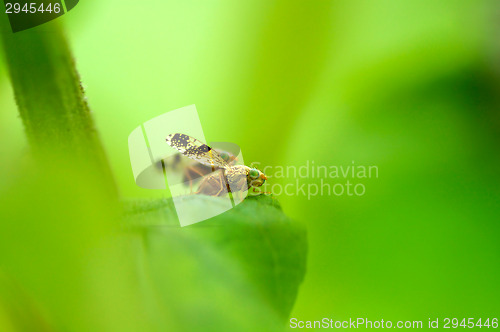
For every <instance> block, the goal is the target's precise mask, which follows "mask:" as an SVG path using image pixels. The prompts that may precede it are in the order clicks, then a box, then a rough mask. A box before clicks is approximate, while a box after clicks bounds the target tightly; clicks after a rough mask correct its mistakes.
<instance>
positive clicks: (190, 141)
mask: <svg viewBox="0 0 500 332" xmlns="http://www.w3.org/2000/svg"><path fill="white" fill-rule="evenodd" d="M166 141H167V143H168V145H170V146H171V147H173V148H174V149H176V150H177V151H179V152H180V153H182V154H183V155H185V156H186V157H188V158H190V159H192V160H196V161H197V162H199V163H200V164H203V165H206V166H211V167H219V168H226V167H228V166H229V165H228V164H227V163H226V162H225V161H224V159H222V157H221V156H220V155H219V153H218V152H217V151H215V150H213V149H212V148H211V147H209V146H208V145H206V144H205V143H203V142H201V141H199V140H197V139H196V138H194V137H191V136H189V135H185V134H179V133H175V134H170V135H168V136H167V138H166Z"/></svg>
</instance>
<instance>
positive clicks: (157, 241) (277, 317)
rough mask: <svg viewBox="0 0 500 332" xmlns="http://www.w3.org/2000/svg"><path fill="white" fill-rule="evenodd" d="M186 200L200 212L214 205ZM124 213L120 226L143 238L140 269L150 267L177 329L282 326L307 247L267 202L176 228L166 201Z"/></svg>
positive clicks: (296, 228)
mask: <svg viewBox="0 0 500 332" xmlns="http://www.w3.org/2000/svg"><path fill="white" fill-rule="evenodd" d="M186 199H188V200H192V201H195V202H190V204H193V203H195V204H200V205H202V206H203V207H209V206H210V203H212V204H217V203H218V200H220V198H215V197H208V196H197V195H193V196H187V197H186ZM126 206H127V208H126V209H127V217H126V221H127V225H129V226H130V227H131V231H132V232H138V233H140V234H142V235H143V237H142V239H143V248H144V251H143V253H142V255H141V257H142V262H143V263H142V264H143V266H147V267H149V275H150V279H149V280H150V281H151V282H152V284H153V286H152V287H153V288H154V289H156V290H157V291H158V292H157V296H158V298H159V301H161V302H162V303H163V304H164V305H166V306H168V307H169V308H170V309H173V310H174V312H175V314H174V315H173V316H174V317H177V318H178V319H179V324H180V325H181V326H190V327H191V328H193V329H196V328H201V327H202V326H203V324H212V325H214V324H215V325H216V326H219V327H220V328H229V327H232V328H235V327H236V326H238V327H239V328H241V326H246V325H247V324H250V325H248V326H249V327H252V328H249V329H248V330H255V327H256V325H255V322H253V323H251V322H249V321H248V319H251V320H253V319H254V318H255V317H259V320H260V319H261V318H262V321H260V323H259V324H260V325H259V326H261V327H262V326H267V327H272V326H274V325H275V324H277V322H280V324H281V326H283V324H284V321H286V320H287V318H288V316H289V314H290V311H291V309H292V307H293V304H294V301H295V298H296V296H297V291H298V287H299V285H300V283H301V282H302V280H303V278H304V274H305V264H306V253H307V242H306V233H305V230H304V228H303V226H302V225H301V224H299V223H297V222H295V221H293V220H291V219H289V218H288V217H287V216H286V215H285V214H284V213H283V212H282V211H281V208H280V207H279V204H278V203H277V201H276V200H275V199H274V198H273V197H271V196H266V195H260V196H257V197H249V198H247V199H246V200H245V201H244V202H243V203H241V204H239V205H237V206H236V207H235V208H233V209H231V210H229V211H227V212H225V213H223V214H221V215H219V216H216V217H214V218H211V219H209V220H206V221H203V222H200V223H197V224H194V225H190V226H187V227H183V228H181V227H180V226H178V222H177V221H176V219H175V210H174V207H173V204H172V203H171V201H169V200H163V201H143V202H133V203H130V202H129V203H127V204H126ZM242 308H243V309H242ZM245 308H246V309H245ZM193 310H194V311H196V312H199V313H202V312H204V314H203V317H199V319H198V320H195V321H192V320H190V319H189V317H190V315H191V314H192V312H191V311H193ZM245 310H246V311H248V312H247V313H246V315H245ZM248 316H252V317H250V318H249V317H248ZM245 317H246V318H245ZM229 321H231V322H232V323H233V324H234V325H231V324H230V322H229ZM226 324H229V325H226ZM187 330H189V328H188V329H187ZM271 330H272V329H271Z"/></svg>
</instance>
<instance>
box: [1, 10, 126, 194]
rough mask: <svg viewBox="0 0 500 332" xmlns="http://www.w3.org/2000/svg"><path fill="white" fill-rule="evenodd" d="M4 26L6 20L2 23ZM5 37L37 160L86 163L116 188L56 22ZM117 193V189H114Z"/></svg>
mask: <svg viewBox="0 0 500 332" xmlns="http://www.w3.org/2000/svg"><path fill="white" fill-rule="evenodd" d="M2 23H3V25H4V27H5V25H6V19H3V22H2ZM4 30H5V32H4V33H3V34H2V37H3V38H2V40H3V46H4V51H5V59H6V62H7V65H8V68H9V72H10V77H11V81H12V86H13V89H14V93H15V97H16V101H17V105H18V108H19V113H20V115H21V118H22V121H23V123H24V127H25V129H26V134H27V136H28V140H29V142H30V145H31V147H32V150H33V152H34V155H35V156H37V159H44V158H45V159H46V157H45V156H46V155H54V154H57V155H59V156H62V157H63V158H68V160H71V162H72V163H75V162H76V163H84V164H85V165H87V166H90V167H91V170H92V171H94V172H97V173H100V175H101V176H100V178H101V179H102V177H104V178H106V182H108V185H109V186H110V187H113V188H116V187H115V184H114V182H113V179H112V175H111V170H110V167H109V164H108V162H107V159H106V156H105V154H104V149H103V147H102V145H101V143H100V140H99V137H98V135H97V132H96V129H95V126H94V123H93V120H92V117H91V114H90V110H89V107H88V105H87V102H86V100H85V97H84V91H83V88H82V86H81V84H80V78H79V75H78V73H77V71H76V69H75V63H74V61H73V58H72V56H71V53H70V51H69V48H68V44H67V42H66V39H65V37H64V35H63V33H62V31H61V29H60V27H59V25H58V24H57V23H55V22H50V23H46V24H44V25H43V26H39V27H35V28H32V29H29V30H26V31H22V32H18V33H12V32H9V31H8V30H7V28H5V29H4ZM112 190H113V191H115V192H116V189H112Z"/></svg>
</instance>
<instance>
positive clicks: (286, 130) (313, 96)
mask: <svg viewBox="0 0 500 332" xmlns="http://www.w3.org/2000/svg"><path fill="white" fill-rule="evenodd" d="M499 15H500V6H499V4H498V2H497V1H384V0H381V1H347V0H345V1H307V2H304V1H249V2H241V1H238V2H236V1H211V0H210V1H203V2H201V1H192V0H188V1H182V2H179V1H177V2H174V1H159V0H154V1H148V2H127V3H124V2H123V1H118V0H106V1H99V2H97V1H81V2H80V4H79V5H78V6H77V7H76V8H75V9H74V10H72V11H71V12H70V13H68V14H66V15H64V17H62V18H60V19H59V20H60V21H62V23H63V25H64V30H65V32H66V34H67V36H68V39H69V42H70V45H71V48H72V51H73V54H74V56H75V60H76V65H77V69H78V71H79V73H80V75H81V77H82V82H83V85H84V87H85V89H86V92H87V96H88V101H89V104H90V107H91V109H92V111H93V117H94V119H95V121H96V125H97V128H98V131H99V134H100V137H101V138H102V141H103V144H104V146H105V149H106V152H107V155H108V158H109V162H110V164H111V167H112V170H113V172H114V174H115V177H116V182H117V184H118V187H119V191H120V194H121V196H123V197H158V198H160V197H165V195H166V194H165V192H162V191H154V190H146V189H141V188H139V187H137V186H136V185H135V183H134V179H133V176H132V172H131V169H130V162H129V156H128V146H127V137H128V135H129V134H130V132H131V131H132V130H133V129H134V128H136V127H137V126H138V125H140V124H141V123H143V122H144V121H146V120H149V119H151V118H153V117H155V116H157V115H159V114H162V113H164V112H166V111H169V110H172V109H176V108H179V107H182V106H186V105H190V104H196V107H197V109H198V112H199V115H200V118H201V121H202V124H203V126H204V131H205V135H206V138H207V140H209V141H229V142H235V143H237V144H239V145H240V146H241V147H242V150H243V153H244V155H245V161H258V162H260V163H261V166H265V165H271V166H277V165H283V166H287V165H292V166H301V165H304V164H305V163H306V161H307V160H309V161H312V160H314V161H315V163H316V164H321V165H350V164H351V162H352V161H355V163H356V164H359V165H376V166H378V168H379V178H378V179H370V180H366V181H365V182H364V183H365V185H366V194H365V195H363V196H361V197H356V196H353V197H350V196H340V197H336V196H317V197H312V198H311V199H310V200H308V199H307V197H304V196H297V195H294V196H287V195H280V196H279V197H278V200H279V201H280V203H281V205H282V206H283V210H284V212H285V213H286V214H287V215H288V216H290V217H291V218H293V219H296V220H299V221H301V222H302V223H304V224H305V226H306V228H307V232H308V241H309V250H308V260H307V269H306V276H305V279H304V282H303V284H302V285H301V287H300V289H299V294H298V297H297V300H296V302H295V305H294V307H293V311H292V313H291V316H292V317H297V318H299V319H302V320H313V319H321V318H323V317H331V318H335V319H346V318H347V319H348V318H349V317H368V318H370V319H373V320H375V319H381V318H383V319H384V320H405V319H415V320H423V321H425V322H426V321H427V318H429V317H430V318H433V319H435V318H438V317H439V318H441V319H442V318H444V317H457V318H463V317H475V318H480V317H484V318H487V317H495V315H497V316H498V314H499V309H500V302H499V301H498V299H499V297H500V288H499V287H498V280H499V277H500V264H499V263H500V250H499V249H500V248H499V241H498V238H499V234H500V227H499V224H498V223H499V216H500V208H499V203H500V190H499V188H500V187H499V184H500V176H499V174H498V170H499V166H498V165H499V162H500V154H499V143H500V139H499V138H500V112H499V106H500V98H499V97H498V96H499V93H500V90H499V88H500V66H499V63H500V62H499V61H500V60H499V59H500V42H499V39H498V31H499V29H500V26H499V25H498V17H499ZM6 71H7V68H5V66H2V67H1V69H0V141H2V142H3V143H2V144H0V153H1V155H2V163H0V170H1V171H2V174H3V180H2V181H1V182H0V195H1V196H0V197H1V199H2V201H3V202H2V203H5V206H4V207H2V209H3V212H2V214H4V217H6V218H5V219H3V221H2V222H5V221H6V220H7V219H9V218H10V219H9V220H14V221H15V222H17V223H18V224H19V223H21V224H23V223H26V225H27V229H29V231H26V230H25V231H26V232H25V231H22V230H20V229H16V233H12V234H14V235H15V236H9V241H10V242H8V243H7V242H4V245H0V249H1V250H2V251H5V252H7V251H11V250H14V251H15V250H18V252H17V253H15V254H9V255H7V256H6V259H7V261H8V260H9V259H10V260H11V261H12V262H11V264H10V265H8V266H10V270H11V272H10V273H11V274H16V273H17V274H16V275H19V276H20V277H19V279H21V280H24V282H25V283H26V284H27V285H28V286H26V287H27V288H31V289H38V290H39V294H35V295H34V296H35V297H37V296H39V297H42V298H43V297H44V296H45V297H48V296H49V293H50V295H51V296H55V297H56V298H57V297H60V299H59V300H60V301H61V302H64V301H66V300H67V299H70V298H71V296H72V294H57V292H55V293H52V291H53V290H55V289H58V287H59V286H58V285H60V284H64V283H65V282H68V280H74V279H73V278H86V277H88V276H85V273H83V274H82V271H80V270H79V269H81V268H82V266H85V264H77V263H75V264H74V265H72V264H69V266H68V269H69V272H67V275H63V276H60V275H59V278H57V277H56V278H52V275H51V274H50V273H49V272H50V269H47V268H46V267H47V264H49V265H50V264H54V266H60V265H59V264H65V263H66V262H67V260H66V259H65V257H64V255H60V254H57V253H56V252H55V251H54V253H53V254H54V257H58V259H60V261H59V262H58V261H52V260H51V259H50V257H52V256H51V254H52V252H51V250H56V249H54V248H52V247H51V245H52V244H53V243H54V242H56V241H65V240H64V234H63V233H61V234H58V235H57V236H56V235H54V238H50V237H49V238H46V239H44V240H43V241H40V239H39V238H38V236H37V235H39V234H43V226H42V224H43V219H44V218H48V216H50V215H51V214H50V209H49V208H48V207H47V202H46V201H44V200H41V199H40V198H39V197H38V196H39V194H41V193H44V195H49V196H50V197H52V198H51V199H53V206H59V205H64V206H66V209H65V211H67V213H68V216H67V218H66V217H64V216H61V215H60V214H57V215H55V216H53V217H55V218H56V219H57V220H59V224H60V225H68V220H73V221H72V222H70V223H69V224H70V225H72V226H71V227H73V228H75V229H74V230H73V231H75V232H80V233H81V234H82V238H83V239H82V242H83V243H77V244H75V243H73V242H71V243H68V246H69V247H70V248H71V249H70V251H69V253H68V257H70V256H71V255H70V254H71V253H72V251H71V250H73V253H74V254H75V255H74V256H71V257H84V255H83V252H85V250H87V249H86V248H93V247H94V246H95V244H96V243H99V239H100V235H99V234H100V233H99V232H100V231H99V229H100V227H101V226H102V223H101V222H100V220H103V219H106V218H107V214H111V215H112V214H113V213H114V212H113V211H111V212H109V211H108V210H107V209H106V207H96V210H95V211H98V212H95V211H94V212H92V211H86V210H83V211H80V209H82V208H81V206H82V205H81V204H82V201H79V202H76V201H75V200H74V199H71V198H70V197H78V199H80V200H82V199H83V200H84V201H85V200H87V202H86V204H90V205H93V204H97V205H99V202H100V201H101V200H100V199H99V194H98V193H97V194H96V193H94V192H93V191H92V190H89V191H85V190H83V191H82V192H80V193H78V194H77V196H73V194H72V195H70V196H68V194H67V193H64V192H60V191H59V190H56V189H54V190H53V191H54V192H52V193H51V191H50V190H51V189H50V188H47V186H46V183H45V182H44V181H43V180H36V179H39V177H36V176H34V175H32V176H31V177H30V175H26V168H23V169H22V170H20V169H19V167H18V165H19V163H21V162H22V161H23V160H24V159H25V158H26V154H27V152H28V151H27V150H28V146H27V142H26V139H25V137H24V133H23V128H22V123H21V121H20V119H19V118H18V115H17V114H18V113H17V109H16V105H15V101H14V98H13V95H12V90H11V87H10V84H9V80H8V75H7V73H6ZM28 170H29V168H28ZM55 172H56V171H55ZM28 173H29V172H28ZM76 177H77V176H76ZM77 178H78V177H77ZM33 179H35V180H33ZM23 181H24V182H26V183H29V187H28V188H29V192H26V191H23V190H24V189H23V183H24V182H23ZM32 181H35V184H33V182H32ZM36 181H39V182H38V184H37V182H36ZM58 181H61V183H63V182H65V181H69V182H74V181H78V180H74V177H73V176H72V175H71V174H67V175H65V179H59V180H58ZM81 181H84V180H81ZM270 181H274V182H275V183H280V184H283V185H284V184H287V183H295V179H292V178H284V179H270ZM319 181H320V179H318V178H311V179H304V180H303V183H306V184H307V183H319ZM13 184H14V185H15V187H16V188H17V189H15V190H14V192H15V193H16V194H13V193H12V190H11V189H6V188H10V187H11V186H12V185H13ZM24 188H26V187H24ZM83 188H84V187H83ZM26 190H27V189H26ZM75 195H76V194H75ZM7 205H8V208H7V207H6V206H7ZM75 210H76V211H79V212H78V213H76V212H75ZM40 211H43V212H40ZM18 213H21V215H19V214H18ZM40 215H41V216H42V218H41V217H40ZM96 215H97V217H96ZM75 216H77V217H75ZM7 217H8V218H7ZM40 218H41V219H40ZM68 218H76V219H68ZM111 218H112V217H111ZM75 220H76V221H75ZM39 223H40V224H39ZM32 227H35V230H33V228H32ZM37 227H38V231H37ZM96 233H97V235H96ZM4 234H9V233H4ZM20 234H23V235H25V236H22V237H21V236H20ZM6 238H7V236H5V239H6ZM5 239H4V240H5ZM89 239H90V240H89ZM23 243H30V244H31V245H24V244H23ZM33 243H38V244H37V245H33ZM12 246H14V248H13V247H12ZM104 246H105V245H104ZM41 248H42V250H47V253H48V254H47V255H46V256H45V261H43V260H42V261H37V260H36V259H35V260H33V255H34V254H36V252H37V251H38V250H40V249H41ZM80 254H81V255H80ZM121 254H122V253H121V252H120V255H121ZM110 255H111V253H110ZM68 259H69V258H68ZM71 259H72V258H71ZM82 259H84V258H82ZM33 261H34V262H36V263H35V264H33V265H30V266H26V265H24V264H25V263H26V264H28V263H29V264H31V263H32V262H33ZM113 261H114V262H119V261H120V260H119V259H117V258H116V257H115V258H114V259H113ZM16 262H23V263H22V264H21V263H20V264H19V266H17V265H16ZM37 264H39V265H40V266H37ZM95 264H97V265H96V266H93V270H92V268H89V270H91V271H92V273H91V274H92V276H91V278H97V279H96V280H102V278H104V279H105V278H106V277H109V278H111V276H110V274H106V273H107V272H109V270H111V268H107V267H104V265H106V264H103V266H101V265H99V264H98V263H95ZM116 266H120V264H118V263H117V264H116ZM116 266H113V268H115V267H116ZM38 268H40V269H41V271H44V272H41V273H39V274H38V275H37V272H36V271H37V269H38ZM54 268H55V269H56V270H57V268H56V267H54ZM124 269H126V267H124ZM101 270H103V271H101ZM14 271H15V272H14ZM85 271H86V270H85ZM101 272H102V274H101ZM86 273H87V272H86ZM33 274H35V275H33ZM23 278H24V279H23ZM92 280H93V279H92ZM107 281H108V282H96V288H97V289H98V290H96V291H98V292H102V299H103V301H104V302H105V299H106V292H110V293H111V292H113V291H112V290H102V289H99V287H101V286H102V287H108V286H109V285H113V286H114V287H116V289H115V291H117V292H123V293H122V294H123V297H124V301H123V303H128V302H127V301H130V302H131V303H133V302H134V301H135V300H136V299H134V296H135V295H137V294H139V293H130V294H132V295H130V294H127V292H128V289H127V287H126V286H125V283H121V281H120V280H118V282H116V283H115V281H116V280H114V279H113V281H112V282H111V281H110V280H107ZM38 283H40V284H43V285H38ZM47 283H49V284H48V285H47ZM64 289H73V290H74V292H81V291H82V290H81V289H78V288H77V287H75V288H72V287H66V288H64ZM44 292H45V293H44ZM35 293H36V292H35ZM56 300H57V299H56ZM56 300H54V301H56ZM68 301H69V305H68V309H67V310H68V312H64V311H63V312H59V315H60V316H66V318H63V319H62V320H63V321H66V325H69V322H72V321H78V320H79V319H80V318H81V317H79V316H78V315H79V314H77V313H75V312H77V311H78V310H76V309H74V308H75V306H76V307H78V308H80V309H82V312H85V311H86V310H87V311H89V310H95V311H96V314H97V315H99V314H103V312H107V311H109V310H110V309H109V308H108V309H106V310H104V309H102V308H95V307H92V309H89V308H88V307H87V306H86V304H85V303H81V302H78V303H71V300H68ZM75 302H76V300H75ZM116 303H121V302H120V301H117V302H116ZM41 306H42V307H43V305H41ZM72 306H73V307H72ZM103 306H104V304H103ZM70 307H72V308H73V309H74V311H75V312H70V311H73V309H71V310H70V309H69V308H70ZM114 309H116V311H119V309H120V308H114ZM122 309H123V310H130V312H131V313H132V312H136V311H135V310H138V311H141V310H142V311H145V312H147V308H146V309H145V308H133V306H127V305H125V304H123V308H122ZM42 310H43V309H42ZM101 310H104V311H101ZM111 311H112V312H111V314H113V310H111ZM0 312H1V310H0ZM108 314H109V313H108ZM48 315H49V316H54V314H53V313H50V314H48ZM158 315H161V314H158ZM228 315H230V313H228ZM56 316H57V315H56ZM68 317H69V318H68ZM103 319H104V318H103ZM129 319H130V320H133V319H132V318H130V317H129ZM254 319H256V320H257V319H258V317H254ZM1 322H2V316H1V315H0V323H1ZM136 323H137V324H138V325H140V324H141V323H140V320H139V322H136ZM124 324H125V323H124ZM62 325H63V326H66V325H65V324H62ZM132 325H133V324H132ZM132 325H131V326H132ZM101 326H106V323H102V324H101ZM83 330H85V327H84V328H83ZM145 330H147V329H146V328H145Z"/></svg>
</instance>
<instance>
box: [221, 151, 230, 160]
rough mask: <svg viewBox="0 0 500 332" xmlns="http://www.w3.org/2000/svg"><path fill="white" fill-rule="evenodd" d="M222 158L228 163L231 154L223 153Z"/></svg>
mask: <svg viewBox="0 0 500 332" xmlns="http://www.w3.org/2000/svg"><path fill="white" fill-rule="evenodd" d="M220 156H221V158H222V159H224V161H228V160H229V154H227V153H225V152H222V153H221V154H220Z"/></svg>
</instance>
